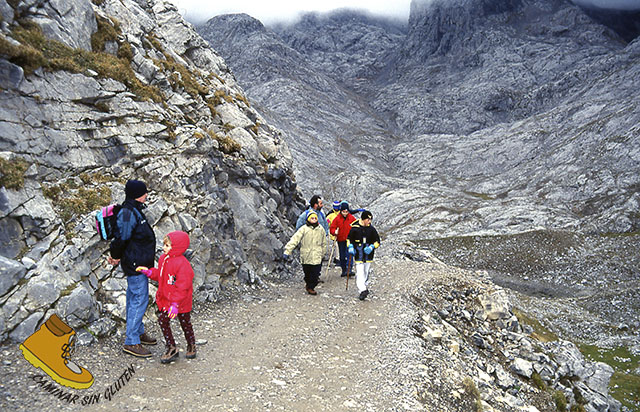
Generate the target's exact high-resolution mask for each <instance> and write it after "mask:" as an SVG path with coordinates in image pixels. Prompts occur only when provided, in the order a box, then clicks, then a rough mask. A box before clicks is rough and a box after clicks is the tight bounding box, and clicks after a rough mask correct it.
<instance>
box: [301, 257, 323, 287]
mask: <svg viewBox="0 0 640 412" xmlns="http://www.w3.org/2000/svg"><path fill="white" fill-rule="evenodd" d="M302 271H303V272H304V281H305V283H306V284H307V289H315V288H316V286H318V278H319V277H320V272H321V271H322V263H320V264H319V265H302Z"/></svg>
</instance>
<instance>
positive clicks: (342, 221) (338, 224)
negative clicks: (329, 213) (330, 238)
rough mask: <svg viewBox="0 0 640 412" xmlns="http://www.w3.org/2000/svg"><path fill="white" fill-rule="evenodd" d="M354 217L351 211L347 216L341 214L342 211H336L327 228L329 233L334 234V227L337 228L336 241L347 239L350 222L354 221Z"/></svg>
mask: <svg viewBox="0 0 640 412" xmlns="http://www.w3.org/2000/svg"><path fill="white" fill-rule="evenodd" d="M355 221H356V218H355V217H353V215H352V214H351V213H349V214H348V215H347V217H344V216H342V213H338V216H336V217H335V218H334V219H333V222H331V228H330V229H329V233H331V234H332V235H334V236H336V229H338V236H337V240H338V242H344V241H346V240H347V237H348V236H349V231H350V230H351V223H353V222H355Z"/></svg>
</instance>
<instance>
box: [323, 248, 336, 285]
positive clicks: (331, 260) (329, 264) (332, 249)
mask: <svg viewBox="0 0 640 412" xmlns="http://www.w3.org/2000/svg"><path fill="white" fill-rule="evenodd" d="M335 249H336V241H335V240H334V241H333V246H331V253H329V263H327V270H326V271H325V272H324V277H325V278H326V277H327V274H328V273H329V266H331V264H333V251H334V250H335Z"/></svg>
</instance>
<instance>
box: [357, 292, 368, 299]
mask: <svg viewBox="0 0 640 412" xmlns="http://www.w3.org/2000/svg"><path fill="white" fill-rule="evenodd" d="M368 295H369V291H368V290H363V291H362V292H360V296H358V299H360V300H365V299H366V298H367V296H368Z"/></svg>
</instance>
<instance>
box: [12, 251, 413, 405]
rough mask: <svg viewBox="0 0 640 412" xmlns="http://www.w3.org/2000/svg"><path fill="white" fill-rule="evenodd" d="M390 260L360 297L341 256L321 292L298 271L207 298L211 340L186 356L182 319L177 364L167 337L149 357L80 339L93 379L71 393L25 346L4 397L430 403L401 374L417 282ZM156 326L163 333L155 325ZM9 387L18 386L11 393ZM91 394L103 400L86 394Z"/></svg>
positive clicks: (106, 401) (203, 336)
mask: <svg viewBox="0 0 640 412" xmlns="http://www.w3.org/2000/svg"><path fill="white" fill-rule="evenodd" d="M392 266H393V265H392V264H391V262H390V261H388V262H387V264H385V258H384V257H382V258H381V259H379V260H378V261H377V262H376V263H375V264H374V274H373V283H372V286H371V290H372V293H371V295H370V296H369V298H368V299H367V300H366V301H364V302H362V301H359V300H358V299H357V292H356V287H355V282H354V281H353V279H352V280H351V281H350V284H349V290H348V291H345V279H344V278H341V277H340V276H339V268H335V267H332V268H331V269H330V270H329V275H328V276H327V277H325V276H324V270H323V276H322V278H323V279H324V281H325V282H324V283H322V284H320V285H319V286H318V288H317V290H318V295H317V296H310V295H308V294H306V292H305V291H304V289H303V282H302V280H301V279H298V280H296V281H290V282H287V283H285V284H269V285H268V288H267V289H266V290H265V289H261V290H255V291H253V292H252V293H250V294H247V295H244V296H243V297H242V298H238V299H234V300H233V301H231V302H226V303H222V304H217V305H211V306H209V307H207V308H200V310H199V311H196V312H194V322H193V323H194V329H195V332H196V338H197V339H198V340H206V344H204V345H200V346H199V347H198V349H199V351H198V357H197V359H195V360H187V359H185V358H184V346H185V344H184V338H183V336H182V334H181V331H180V330H179V326H178V325H177V323H175V324H174V329H173V330H174V334H175V336H176V338H177V342H178V344H179V346H181V349H182V352H181V356H180V359H179V360H178V361H177V362H174V363H172V364H170V365H162V364H160V362H159V356H160V355H161V354H162V352H163V349H164V347H163V345H160V344H159V345H157V346H155V347H152V351H153V353H154V357H153V358H152V359H149V360H144V359H136V358H133V357H130V356H126V355H124V354H122V353H121V352H120V345H119V344H118V339H116V338H114V339H112V340H111V341H110V342H100V343H98V344H94V345H91V346H89V347H85V348H80V350H79V351H78V353H77V354H76V355H74V358H73V359H74V360H75V361H76V362H77V363H78V364H81V365H83V366H85V367H87V369H89V370H90V371H91V372H92V373H93V374H94V377H95V379H96V381H95V384H94V385H93V387H92V388H89V389H88V390H84V391H73V390H68V391H67V392H72V393H77V394H78V395H80V396H81V398H80V399H78V400H76V401H75V402H73V403H70V402H68V400H67V402H65V401H64V400H58V399H57V398H56V397H55V396H54V395H52V394H51V393H46V392H45V391H44V390H43V388H42V387H41V385H38V384H36V383H35V381H34V380H33V375H36V374H37V373H38V372H40V371H38V370H37V369H34V368H33V367H31V366H30V365H28V364H27V363H26V362H25V361H24V359H20V358H19V357H18V358H17V359H15V361H13V362H12V363H11V364H10V365H5V366H8V367H12V368H13V369H14V370H16V371H20V370H25V369H24V368H26V370H28V371H29V372H28V376H27V377H26V378H25V377H24V375H20V374H19V373H18V377H17V378H14V379H17V381H16V382H13V384H12V383H11V379H10V381H9V382H7V381H6V380H5V381H4V382H7V383H6V384H4V385H2V390H3V393H8V394H9V396H3V400H2V402H3V403H5V402H6V399H9V400H12V402H10V403H8V404H7V405H6V406H7V407H9V408H11V409H4V408H3V410H19V409H21V408H20V406H21V405H22V406H24V405H30V406H38V407H39V406H42V407H44V408H45V409H50V408H48V407H47V405H59V406H60V408H61V409H63V410H67V409H69V410H78V409H82V410H109V411H114V410H117V411H120V410H121V411H142V410H154V411H156V410H160V411H181V410H202V411H348V410H365V411H392V410H421V408H422V406H421V404H420V403H418V402H417V401H416V400H414V396H413V393H412V389H411V387H410V385H405V384H404V383H405V382H404V378H403V375H406V374H407V373H408V372H407V370H406V367H405V366H406V363H407V361H406V360H405V358H406V357H407V356H410V354H411V353H412V352H415V351H412V350H407V349H408V347H410V346H411V345H413V343H412V342H411V338H410V337H409V336H403V334H402V332H401V331H400V330H401V329H399V327H398V325H396V324H397V323H398V322H400V323H403V322H404V321H406V318H407V316H410V315H409V314H406V313H404V314H403V312H405V311H404V310H403V309H402V307H403V305H404V303H403V302H404V301H406V297H405V296H403V295H404V294H405V288H406V287H409V285H408V282H407V277H399V276H397V274H393V273H388V272H390V271H393V267H392ZM301 276H302V275H300V277H301ZM148 323H150V322H148ZM150 331H151V332H152V333H153V334H154V335H155V336H156V337H158V338H161V335H160V333H159V329H158V328H157V326H155V325H152V326H151V327H150ZM407 335H408V334H407ZM160 340H161V339H160ZM405 346H406V347H405ZM24 365H27V366H24ZM127 370H129V372H126V371H127ZM5 376H6V375H5ZM14 376H15V375H14ZM29 378H31V379H29ZM47 379H49V378H48V377H47ZM25 385H26V388H27V389H26V390H25V389H24V387H25ZM10 386H13V387H14V388H15V386H18V387H19V388H18V389H17V392H13V391H12V390H11V389H10ZM20 387H22V389H20ZM61 388H63V387H61ZM64 389H66V388H64ZM20 398H22V399H20ZM83 400H84V402H85V403H90V402H92V403H93V404H92V405H82V401H83Z"/></svg>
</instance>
